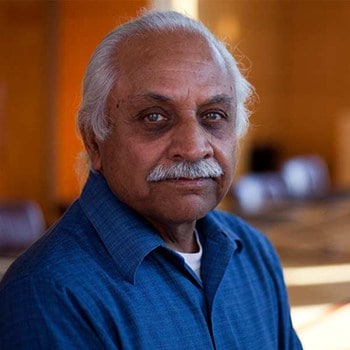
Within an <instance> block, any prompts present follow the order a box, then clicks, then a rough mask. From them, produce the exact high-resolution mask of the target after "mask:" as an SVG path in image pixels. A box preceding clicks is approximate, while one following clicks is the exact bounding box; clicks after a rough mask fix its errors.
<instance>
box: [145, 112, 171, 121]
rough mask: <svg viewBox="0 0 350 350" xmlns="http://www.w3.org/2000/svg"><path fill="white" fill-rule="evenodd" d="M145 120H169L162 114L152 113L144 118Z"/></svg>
mask: <svg viewBox="0 0 350 350" xmlns="http://www.w3.org/2000/svg"><path fill="white" fill-rule="evenodd" d="M144 120H146V121H147V122H161V121H165V120H167V118H166V117H164V116H163V115H162V114H160V113H150V114H147V115H146V116H145V117H144Z"/></svg>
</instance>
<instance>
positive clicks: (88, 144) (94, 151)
mask: <svg viewBox="0 0 350 350" xmlns="http://www.w3.org/2000/svg"><path fill="white" fill-rule="evenodd" d="M83 141H84V145H85V149H86V152H87V153H88V155H89V158H90V163H91V168H92V169H93V170H96V171H101V170H102V162H101V154H100V144H99V142H98V141H97V140H96V135H95V134H94V133H93V132H91V131H88V132H87V133H85V134H84V135H83Z"/></svg>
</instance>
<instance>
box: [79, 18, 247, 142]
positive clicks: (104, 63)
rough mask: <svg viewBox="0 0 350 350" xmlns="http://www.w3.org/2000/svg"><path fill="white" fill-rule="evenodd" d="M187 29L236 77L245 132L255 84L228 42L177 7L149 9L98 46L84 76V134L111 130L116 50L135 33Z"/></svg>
mask: <svg viewBox="0 0 350 350" xmlns="http://www.w3.org/2000/svg"><path fill="white" fill-rule="evenodd" d="M165 31H167V32H169V31H170V32H175V31H184V32H188V33H194V34H197V35H199V36H201V37H203V38H204V39H206V40H207V42H208V43H209V44H210V45H211V46H213V47H214V48H216V50H217V51H218V52H219V54H220V55H221V56H222V58H223V59H224V61H225V64H226V66H227V67H228V69H229V71H230V72H231V74H232V77H233V79H234V87H235V94H236V134H237V135H238V136H241V135H243V134H244V132H245V130H246V129H247V126H248V118H249V114H250V113H249V110H248V108H247V102H248V101H249V98H250V97H251V95H252V92H253V87H252V86H251V85H250V83H249V82H248V81H247V80H246V79H245V78H244V76H243V75H242V73H241V72H240V70H239V68H238V66H237V62H236V61H235V59H234V58H233V56H232V55H231V54H230V52H229V51H228V49H227V48H226V46H225V44H224V43H223V42H222V41H220V40H218V39H217V38H216V37H215V36H214V35H213V34H212V33H211V32H210V31H209V29H208V28H207V27H206V26H204V25H203V24H202V23H201V22H199V21H196V20H194V19H191V18H189V17H186V16H184V15H182V14H180V13H177V12H174V11H166V12H158V11H150V12H147V13H145V14H143V15H142V16H140V17H138V18H136V19H133V20H131V21H129V22H126V23H124V24H123V25H121V26H119V27H117V28H115V29H114V30H113V31H112V32H110V33H109V34H108V35H107V36H106V37H105V38H104V39H103V41H102V42H101V43H100V44H99V45H98V46H97V48H96V50H95V52H94V54H93V55H92V57H91V59H90V62H89V64H88V66H87V70H86V73H85V77H84V80H83V97H82V103H81V106H80V109H79V112H78V127H79V130H80V133H81V135H82V136H83V137H84V136H86V135H88V134H91V133H93V134H94V135H95V136H96V137H97V139H99V140H101V141H103V140H104V139H105V138H106V137H107V135H108V133H109V127H108V122H107V120H108V118H107V115H106V111H107V99H108V97H109V95H110V92H111V90H112V89H113V88H114V86H115V84H116V82H117V79H118V69H119V67H118V62H116V53H117V51H118V48H119V47H120V45H121V44H122V43H123V42H125V41H126V40H128V39H129V38H131V37H133V36H135V35H144V34H145V33H147V32H159V33H162V32H165Z"/></svg>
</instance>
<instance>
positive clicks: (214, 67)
mask: <svg viewBox="0 0 350 350" xmlns="http://www.w3.org/2000/svg"><path fill="white" fill-rule="evenodd" d="M116 60H117V67H118V79H117V86H116V89H118V90H119V91H118V92H121V91H126V90H133V91H134V90H142V89H150V90H155V91H154V92H160V91H157V90H159V89H161V90H162V91H163V90H164V91H166V90H169V91H168V93H175V92H176V91H175V90H174V88H175V87H176V90H177V91H178V92H179V91H182V92H183V91H189V90H191V89H201V88H203V87H204V86H205V88H206V91H209V90H215V91H213V94H220V93H222V92H221V91H219V90H225V92H227V91H228V90H230V89H231V90H233V77H232V76H231V74H230V72H229V70H228V69H227V66H226V64H225V61H224V59H223V58H222V56H221V54H220V53H219V52H218V50H217V49H216V48H215V47H214V46H213V45H212V44H211V43H209V42H208V41H207V39H205V38H203V37H202V36H199V35H198V34H194V33H188V32H182V31H176V32H162V33H159V32H158V33H155V32H150V33H147V34H144V35H142V36H134V37H132V38H129V39H128V40H127V41H126V42H124V43H123V44H122V45H121V47H120V48H119V50H118V52H117V56H116ZM142 92H143V91H139V93H142ZM209 93H210V92H209Z"/></svg>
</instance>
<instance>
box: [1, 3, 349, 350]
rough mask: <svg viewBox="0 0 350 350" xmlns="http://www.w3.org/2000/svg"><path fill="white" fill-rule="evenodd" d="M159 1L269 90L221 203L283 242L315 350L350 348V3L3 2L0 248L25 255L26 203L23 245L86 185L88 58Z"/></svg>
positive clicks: (296, 302) (300, 314) (296, 303)
mask: <svg viewBox="0 0 350 350" xmlns="http://www.w3.org/2000/svg"><path fill="white" fill-rule="evenodd" d="M152 7H153V8H158V9H176V10H180V11H181V12H185V13H187V14H189V15H191V16H193V17H195V18H198V19H200V20H201V21H203V22H204V23H205V24H206V25H207V26H208V27H209V28H210V29H211V30H212V31H213V32H214V33H216V34H217V35H218V36H219V37H220V38H222V39H224V40H225V41H226V42H227V43H228V44H229V46H230V49H231V51H232V53H233V54H234V55H235V56H236V58H237V59H238V61H240V62H241V63H242V65H243V66H244V67H245V72H246V75H247V77H248V80H249V81H250V82H251V83H252V84H253V85H254V86H255V88H256V92H257V96H258V98H257V99H256V101H255V103H254V105H253V106H252V107H253V110H254V114H253V116H252V117H251V127H250V130H249V132H248V134H247V135H246V136H245V138H244V139H243V140H242V141H241V144H240V161H239V166H238V169H237V174H236V178H235V181H234V185H233V188H232V191H230V193H229V195H228V197H227V198H226V199H225V200H224V202H223V203H222V204H221V207H222V208H223V209H224V210H229V211H233V212H236V213H239V214H240V215H242V216H244V217H246V218H247V219H248V220H249V221H251V222H252V223H253V224H255V225H256V226H258V227H259V228H261V230H263V231H264V232H265V233H266V234H267V235H268V236H269V238H270V239H271V240H272V242H273V243H274V245H275V246H276V248H277V250H278V252H279V254H280V256H281V260H282V264H283V266H284V269H285V276H286V281H287V284H288V288H289V293H290V298H291V304H292V307H293V308H292V310H293V320H294V322H295V325H296V328H297V330H298V332H299V334H300V336H301V338H302V340H303V342H304V345H305V349H350V336H349V334H348V332H346V325H347V324H349V322H350V307H349V299H350V232H349V231H350V195H349V189H350V1H337V0H333V1H331V0H329V1H316V0H314V1H311V0H310V1H306V0H305V1H302V0H299V1H298V0H294V1H293V0H275V1H273V0H271V1H266V0H241V1H240V0H231V1H228V0H227V1H220V0H215V1H214V0H198V1H191V0H187V1H186V0H185V1H171V0H163V1H162V0H154V1H150V0H149V1H146V0H144V1H141V0H140V1H139V0H137V1H136V0H135V1H122V0H113V1H103V0H101V1H98V0H95V1H85V0H71V1H65V0H52V1H44V0H42V1H32V0H26V1H17V0H0V43H1V46H0V52H1V53H0V245H1V241H2V242H5V243H4V244H3V247H4V248H1V247H0V250H1V251H2V253H3V255H7V256H8V255H12V257H13V256H14V255H16V254H14V253H13V251H16V249H12V248H16V239H17V241H20V240H21V237H19V236H20V235H21V234H19V233H16V234H13V232H15V231H14V227H15V226H16V223H17V224H18V223H19V222H20V219H18V216H16V215H18V213H19V212H22V213H23V212H25V213H26V215H27V217H30V219H28V218H27V220H29V221H28V222H30V223H29V224H28V222H25V221H23V222H22V223H21V225H22V226H23V227H26V228H28V227H29V226H28V225H31V227H33V234H32V236H31V237H29V238H28V237H26V238H23V240H22V241H21V242H22V247H21V248H23V247H24V246H25V245H28V244H29V243H30V242H31V241H32V240H34V239H35V237H36V236H35V235H36V233H35V232H36V231H35V230H37V231H38V230H39V231H40V233H41V232H42V231H43V228H44V227H47V226H48V225H51V224H52V223H53V222H54V221H55V220H57V218H58V217H59V216H60V215H61V214H62V212H63V211H64V210H65V209H66V208H67V206H68V205H69V204H70V203H71V202H72V201H73V200H74V199H75V198H76V197H77V196H78V195H79V192H80V188H81V183H80V181H79V176H77V170H76V164H77V156H78V154H79V152H81V150H82V144H81V142H80V140H79V138H78V135H77V131H76V127H75V115H76V112H77V110H78V108H79V102H80V97H81V93H80V91H81V90H80V88H81V81H82V77H83V75H84V71H85V68H86V65H87V63H88V60H89V58H90V56H91V54H92V52H93V50H94V48H95V47H96V45H97V44H98V43H99V42H100V41H101V39H102V38H103V37H104V36H105V35H106V34H107V33H108V32H109V31H111V30H112V29H113V28H114V27H115V26H116V25H118V24H120V23H122V22H124V21H126V20H128V19H130V18H131V17H133V16H135V15H136V14H137V13H139V11H140V9H141V8H152ZM23 203H25V204H23ZM1 212H3V213H7V215H10V216H11V215H12V218H11V223H10V225H9V224H8V223H9V219H6V218H5V216H1ZM33 217H34V219H33ZM14 218H16V219H14ZM6 220H7V221H6ZM6 225H7V226H11V225H12V226H11V229H8V228H7V231H6V230H5V226H6ZM17 226H18V227H19V226H20V225H19V224H18V225H17ZM1 227H2V233H1ZM38 228H40V229H38ZM11 230H12V231H11ZM5 231H6V232H5ZM26 231H27V232H28V229H27V230H26ZM4 232H5V233H4ZM1 234H2V235H3V236H2V237H1ZM16 237H17V238H16ZM13 241H15V242H13ZM23 242H24V243H23ZM11 249H12V250H11ZM10 253H11V254H10ZM11 259H12V258H11V257H7V258H6V259H5V258H4V259H3V265H2V267H1V268H2V272H3V271H4V270H5V269H6V268H7V266H8V264H9V263H10V262H11V261H12V260H11Z"/></svg>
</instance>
